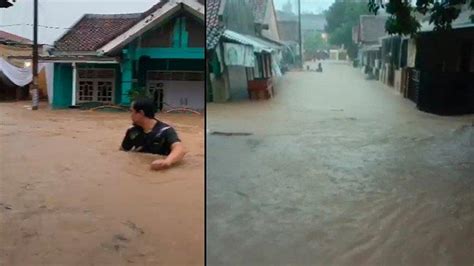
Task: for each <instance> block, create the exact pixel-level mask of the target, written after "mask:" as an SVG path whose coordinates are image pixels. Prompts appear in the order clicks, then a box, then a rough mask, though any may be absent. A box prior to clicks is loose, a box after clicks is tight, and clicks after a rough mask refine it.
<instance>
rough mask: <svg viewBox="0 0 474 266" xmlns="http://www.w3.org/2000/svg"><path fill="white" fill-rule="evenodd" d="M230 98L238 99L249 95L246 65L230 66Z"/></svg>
mask: <svg viewBox="0 0 474 266" xmlns="http://www.w3.org/2000/svg"><path fill="white" fill-rule="evenodd" d="M227 74H228V75H229V91H230V99H231V100H237V99H242V98H246V97H247V96H248V92H247V88H248V84H247V73H246V72H245V67H240V66H228V67H227Z"/></svg>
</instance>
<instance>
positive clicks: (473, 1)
mask: <svg viewBox="0 0 474 266" xmlns="http://www.w3.org/2000/svg"><path fill="white" fill-rule="evenodd" d="M467 3H469V7H470V9H471V10H474V0H443V1H437V0H416V3H415V5H412V4H411V1H409V0H389V1H388V3H386V4H384V2H383V0H369V3H368V8H369V10H370V11H371V12H373V13H374V14H377V13H378V11H379V10H380V9H381V8H384V9H385V10H386V12H387V13H388V14H389V15H390V18H389V19H388V20H387V23H386V24H385V29H386V30H387V32H388V33H389V34H399V35H413V34H415V33H416V32H417V31H418V30H419V29H420V27H421V25H420V22H419V21H418V20H417V19H416V17H415V14H416V13H420V14H422V15H426V14H428V15H429V16H430V20H429V21H430V23H432V24H434V30H435V31H442V30H449V29H451V24H452V22H453V21H454V20H455V19H456V18H457V17H458V16H459V14H460V12H461V6H462V5H465V4H467ZM470 18H471V20H472V21H473V22H474V15H471V17H470Z"/></svg>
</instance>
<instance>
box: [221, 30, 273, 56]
mask: <svg viewBox="0 0 474 266" xmlns="http://www.w3.org/2000/svg"><path fill="white" fill-rule="evenodd" d="M222 36H223V37H224V38H226V39H228V40H231V41H235V42H237V43H240V44H243V45H249V46H252V47H253V51H254V52H255V53H262V52H267V53H271V52H274V51H278V50H281V47H280V46H278V45H277V44H273V43H271V42H269V41H266V40H263V39H262V38H259V37H255V36H250V35H244V34H240V33H237V32H235V31H231V30H225V31H224V34H223V35H222Z"/></svg>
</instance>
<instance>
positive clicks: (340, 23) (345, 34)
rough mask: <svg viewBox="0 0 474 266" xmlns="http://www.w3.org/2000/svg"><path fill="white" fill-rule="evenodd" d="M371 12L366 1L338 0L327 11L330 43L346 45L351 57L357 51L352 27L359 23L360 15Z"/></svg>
mask: <svg viewBox="0 0 474 266" xmlns="http://www.w3.org/2000/svg"><path fill="white" fill-rule="evenodd" d="M367 14H370V12H369V10H368V9H367V4H366V3H360V2H355V1H350V0H345V1H337V2H335V3H334V4H332V5H331V6H330V7H329V9H328V10H327V11H326V12H325V16H326V28H325V30H326V32H327V33H328V34H329V43H330V44H332V45H344V47H345V48H346V49H347V52H348V55H349V57H351V58H353V57H354V56H355V55H356V53H357V46H356V45H355V44H354V43H353V41H352V27H353V26H356V25H358V23H359V17H360V15H367Z"/></svg>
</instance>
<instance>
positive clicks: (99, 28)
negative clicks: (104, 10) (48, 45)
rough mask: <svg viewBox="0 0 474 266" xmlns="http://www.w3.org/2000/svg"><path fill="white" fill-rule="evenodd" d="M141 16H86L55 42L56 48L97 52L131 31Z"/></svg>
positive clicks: (138, 14)
mask: <svg viewBox="0 0 474 266" xmlns="http://www.w3.org/2000/svg"><path fill="white" fill-rule="evenodd" d="M140 15H141V14H140V13H137V14H123V15H93V14H86V15H84V16H83V17H82V19H81V20H80V21H79V22H78V23H76V25H74V26H73V28H72V29H70V30H69V31H68V32H67V33H66V34H65V35H64V36H62V37H61V38H60V39H59V40H57V41H56V42H55V47H56V48H57V50H59V51H95V50H97V49H99V48H100V47H102V46H103V45H105V44H106V43H107V42H109V41H111V40H112V39H113V38H115V37H116V36H118V35H119V34H121V33H122V32H124V31H125V30H127V29H129V28H130V27H131V26H132V25H134V24H135V23H136V22H137V21H138V20H139V19H140Z"/></svg>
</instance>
